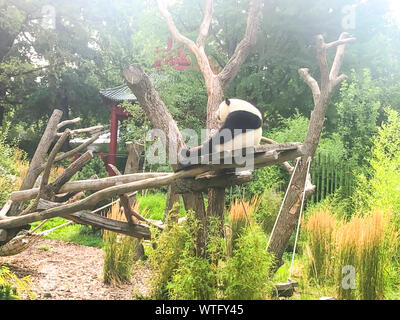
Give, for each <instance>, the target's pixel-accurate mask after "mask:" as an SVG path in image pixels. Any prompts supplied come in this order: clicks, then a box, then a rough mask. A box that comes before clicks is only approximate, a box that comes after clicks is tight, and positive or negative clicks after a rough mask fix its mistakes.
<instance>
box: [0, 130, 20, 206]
mask: <svg viewBox="0 0 400 320" xmlns="http://www.w3.org/2000/svg"><path fill="white" fill-rule="evenodd" d="M7 132H8V127H6V126H4V127H3V128H1V127H0V207H2V206H3V205H4V203H5V202H6V201H7V199H8V198H9V196H10V194H11V192H12V191H14V190H15V189H16V186H15V184H14V181H15V179H16V178H17V177H18V174H19V172H18V171H19V170H18V169H19V168H18V166H17V164H16V162H17V160H20V159H19V158H18V155H17V152H16V151H17V149H16V148H15V147H13V146H12V145H10V144H8V143H7V141H6V135H7ZM20 153H21V152H19V154H20Z"/></svg>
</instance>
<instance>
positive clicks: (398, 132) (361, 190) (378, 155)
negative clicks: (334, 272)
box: [353, 109, 400, 225]
mask: <svg viewBox="0 0 400 320" xmlns="http://www.w3.org/2000/svg"><path fill="white" fill-rule="evenodd" d="M385 111H386V114H387V115H388V120H387V122H386V123H385V124H382V127H381V128H379V130H378V135H377V136H376V137H375V139H374V141H373V149H372V155H371V157H370V159H369V163H370V166H371V170H370V172H369V173H368V174H360V175H359V176H358V177H357V178H358V182H357V189H356V192H355V195H354V197H353V200H354V202H355V207H356V208H357V209H358V210H370V209H371V208H374V207H378V208H383V209H388V208H391V209H392V210H393V212H394V213H395V214H396V215H398V213H400V193H399V192H398V190H399V189H400V142H399V141H400V115H399V113H398V112H396V111H394V110H391V109H385ZM398 223H399V225H400V221H399V222H398Z"/></svg>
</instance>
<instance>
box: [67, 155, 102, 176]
mask: <svg viewBox="0 0 400 320" xmlns="http://www.w3.org/2000/svg"><path fill="white" fill-rule="evenodd" d="M93 175H97V177H98V178H105V177H108V173H107V171H106V166H105V165H104V161H103V160H101V158H100V157H99V156H95V157H93V159H92V160H90V161H89V162H88V163H86V164H85V165H84V166H83V168H82V169H81V170H80V171H78V172H77V173H76V174H75V175H74V177H73V179H74V180H85V179H89V178H90V177H91V176H93Z"/></svg>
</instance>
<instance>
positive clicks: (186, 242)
mask: <svg viewBox="0 0 400 320" xmlns="http://www.w3.org/2000/svg"><path fill="white" fill-rule="evenodd" d="M177 220H178V219H177V216H176V213H174V212H173V211H171V214H170V215H169V216H168V218H167V221H166V228H165V230H164V231H163V232H162V233H161V234H160V235H159V236H158V237H157V238H156V242H155V243H154V246H153V247H150V248H149V249H150V250H149V253H148V255H149V261H150V265H151V268H152V270H153V277H152V280H151V291H152V294H151V295H152V297H153V298H154V299H156V300H164V299H168V298H169V292H168V284H169V283H170V282H171V280H172V278H173V274H174V272H175V270H176V269H178V266H179V262H180V258H181V257H182V253H183V251H184V250H186V252H187V251H188V250H189V251H190V250H193V251H194V250H195V247H194V241H193V237H194V234H195V230H197V221H196V220H195V219H194V214H193V213H192V212H191V211H189V212H188V214H187V220H186V221H185V222H184V223H183V225H182V226H179V225H178V223H177ZM156 234H157V233H156ZM155 248H156V249H155ZM193 251H191V256H193V255H194V253H193ZM186 256H188V254H187V255H186Z"/></svg>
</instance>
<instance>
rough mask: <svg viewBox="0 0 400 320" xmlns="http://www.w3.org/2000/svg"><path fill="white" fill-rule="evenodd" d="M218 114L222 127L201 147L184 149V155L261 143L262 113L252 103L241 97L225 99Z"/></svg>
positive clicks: (189, 156) (216, 151)
mask: <svg viewBox="0 0 400 320" xmlns="http://www.w3.org/2000/svg"><path fill="white" fill-rule="evenodd" d="M216 116H217V120H218V122H219V123H220V124H221V127H220V129H219V130H218V131H217V132H216V133H215V134H214V135H213V136H212V137H211V138H210V139H209V140H207V141H206V142H204V143H202V144H201V145H200V146H199V147H196V148H192V149H182V152H181V154H182V156H186V157H188V158H193V157H198V156H199V155H204V154H211V153H218V152H222V151H228V150H237V149H242V148H246V147H252V146H256V145H258V144H260V141H261V137H262V115H261V112H260V111H259V110H258V109H257V108H256V107H255V106H253V105H252V104H251V103H249V102H247V101H244V100H241V99H225V101H223V102H221V104H220V105H219V107H218V110H217V114H216ZM227 133H228V134H227Z"/></svg>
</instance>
